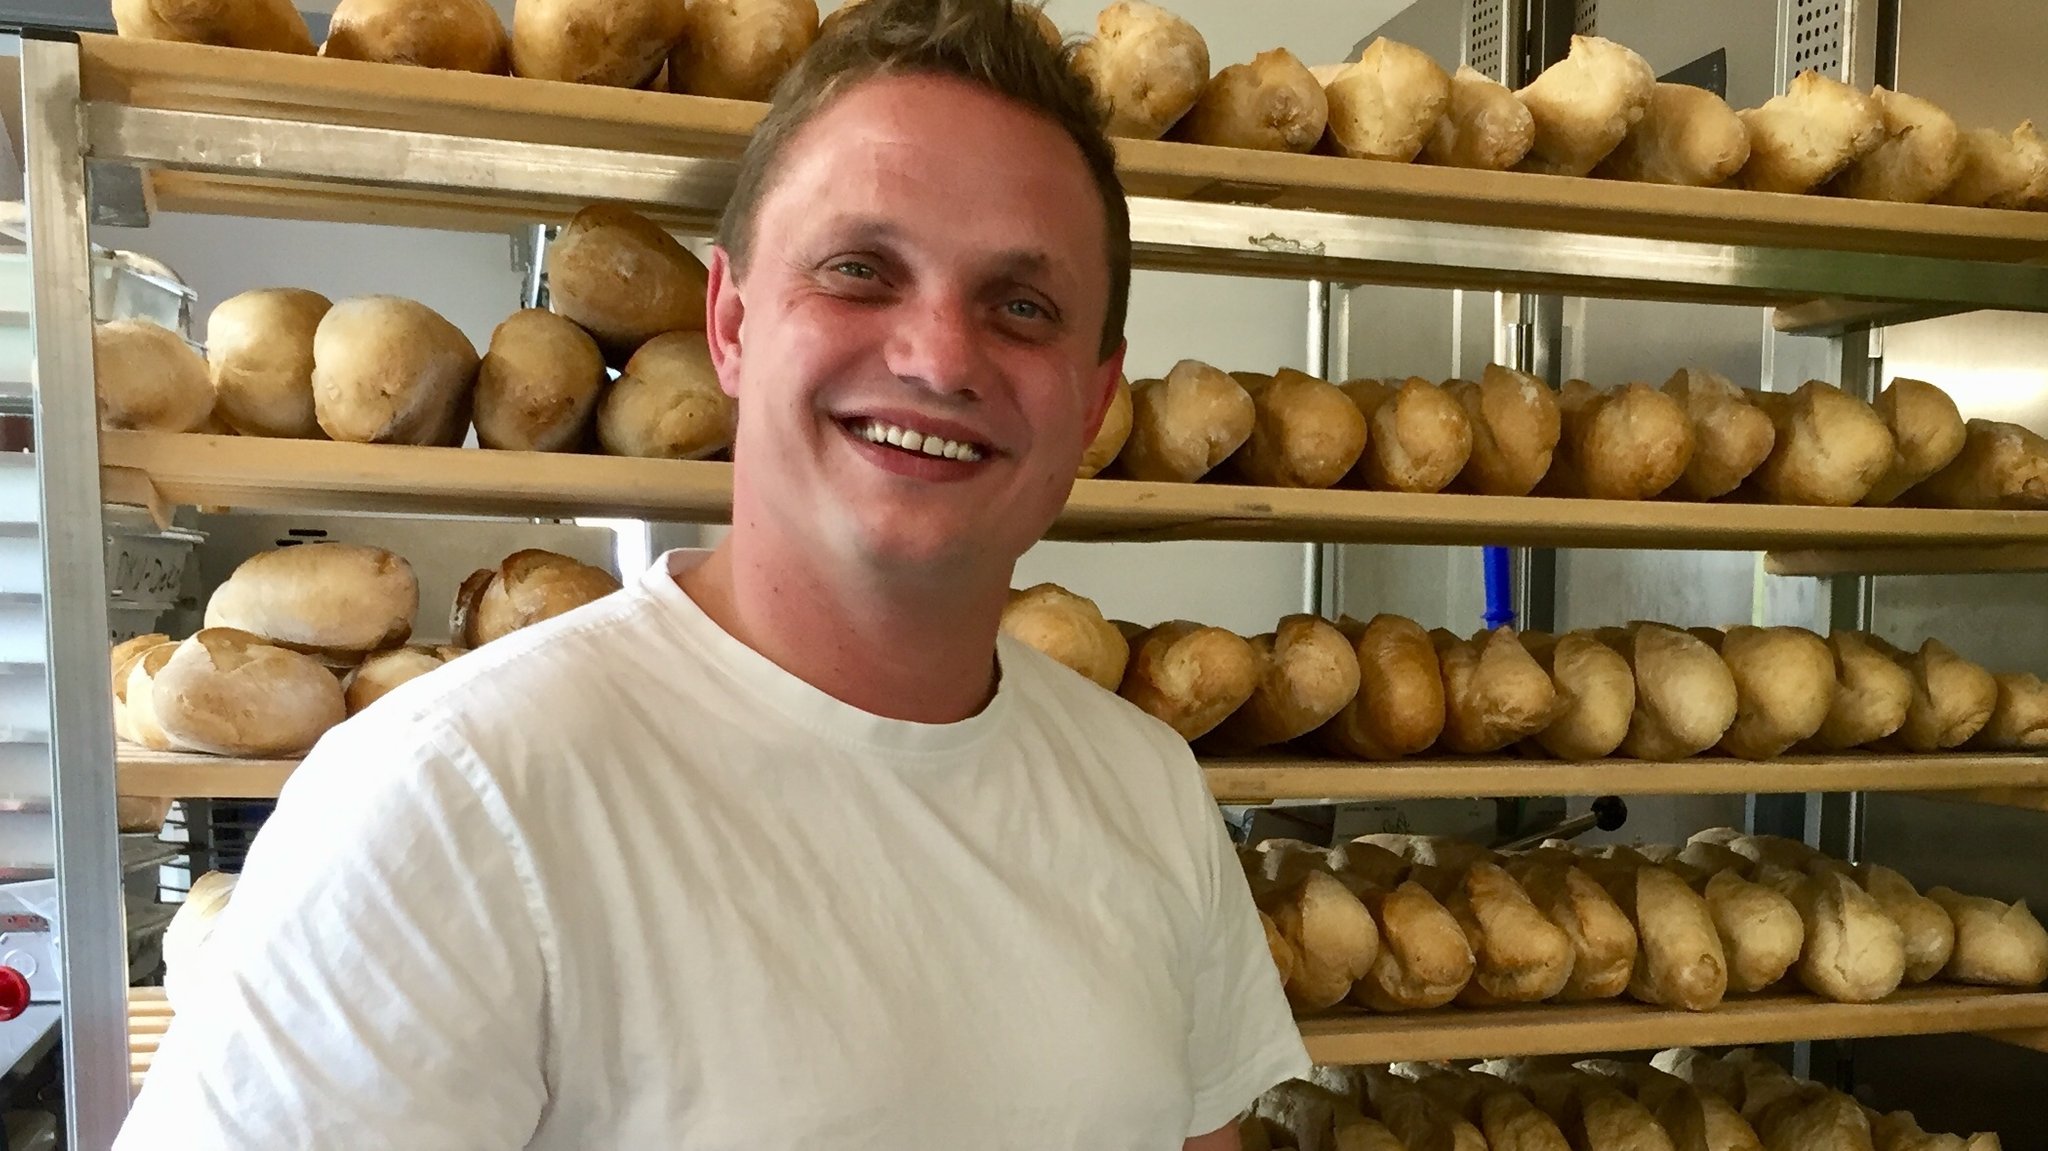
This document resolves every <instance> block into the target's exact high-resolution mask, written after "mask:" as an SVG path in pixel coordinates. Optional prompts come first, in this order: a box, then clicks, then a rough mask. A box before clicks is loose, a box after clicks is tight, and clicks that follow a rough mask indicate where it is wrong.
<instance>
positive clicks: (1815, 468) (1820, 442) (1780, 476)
mask: <svg viewBox="0 0 2048 1151" xmlns="http://www.w3.org/2000/svg"><path fill="white" fill-rule="evenodd" d="M1756 403H1757V405H1758V406H1759V407H1761V408H1763V409H1764V412H1765V414H1767V415H1769V416H1770V417H1771V423H1772V425H1773V426H1774V427H1776V429H1777V440H1776V442H1775V443H1774V444H1773V445H1772V446H1771V454H1770V457H1769V458H1767V459H1766V460H1764V462H1763V466H1762V467H1759V468H1758V469H1757V470H1756V472H1755V474H1754V475H1752V476H1751V477H1750V479H1751V481H1752V482H1753V483H1754V484H1755V485H1756V489H1757V491H1758V492H1759V493H1761V494H1762V496H1763V498H1764V499H1765V501H1766V502H1769V503H1774V504H1804V505H1809V506H1816V507H1833V508H1846V507H1849V506H1851V505H1853V504H1855V503H1856V502H1857V501H1859V500H1861V499H1862V498H1863V497H1864V496H1867V495H1869V494H1870V490H1871V489H1872V488H1874V487H1876V486H1877V481H1879V480H1881V479H1883V478H1884V475H1885V473H1886V472H1887V471H1889V470H1890V469H1891V463H1892V451H1893V444H1892V433H1891V431H1890V429H1888V428H1886V427H1885V426H1884V420H1883V419H1882V418H1880V417H1879V416H1878V414H1877V412H1876V411H1875V410H1874V409H1872V408H1871V406H1870V405H1869V404H1866V403H1864V402H1863V401H1862V400H1859V399H1857V398H1856V397H1855V396H1852V395H1850V394H1848V393H1847V392H1844V391H1842V390H1841V389H1840V388H1837V387H1835V386H1834V385H1832V384H1827V383H1823V382H1822V381H1820V380H1808V381H1807V382H1806V383H1805V384H1803V385H1801V386H1800V388H1799V390H1798V391H1797V392H1794V393H1793V394H1791V395H1789V396H1787V395H1778V394H1772V393H1769V392H1760V393H1758V394H1757V396H1756Z"/></svg>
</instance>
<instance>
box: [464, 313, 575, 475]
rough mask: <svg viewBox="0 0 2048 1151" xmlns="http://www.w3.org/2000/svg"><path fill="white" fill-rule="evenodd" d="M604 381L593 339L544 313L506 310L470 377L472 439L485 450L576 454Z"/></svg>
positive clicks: (558, 318) (563, 321) (572, 326)
mask: <svg viewBox="0 0 2048 1151" xmlns="http://www.w3.org/2000/svg"><path fill="white" fill-rule="evenodd" d="M606 379H607V377H606V375H605V370H604V355H603V353H601V352H599V351H598V350H597V341H595V340H593V339H591V338H590V334H589V333H587V332H585V331H584V330H583V329H582V328H579V327H577V326H576V325H575V324H572V323H570V322H569V321H567V320H565V319H563V318H562V317H560V316H558V315H556V314H555V313H553V312H550V311H548V310H547V309H545V308H525V309H522V310H520V311H517V312H514V313H512V314H511V315H510V316H509V317H507V318H506V319H505V322H504V323H501V324H499V325H498V326H497V328H496V329H495V330H493V331H492V332H491V346H490V350H489V351H486V352H485V353H484V357H483V360H482V361H481V362H480V363H479V364H478V365H477V372H476V415H475V418H476V439H477V442H478V443H479V444H482V445H483V446H484V447H487V448H504V449H508V450H511V451H522V452H567V451H575V450H576V449H577V448H578V447H580V446H581V445H582V443H583V440H584V436H585V434H586V433H587V432H588V431H589V430H590V418H591V413H592V412H593V411H595V410H596V408H597V397H598V393H599V392H600V391H601V390H602V389H603V388H604V385H605V381H606Z"/></svg>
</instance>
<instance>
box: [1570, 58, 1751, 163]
mask: <svg viewBox="0 0 2048 1151" xmlns="http://www.w3.org/2000/svg"><path fill="white" fill-rule="evenodd" d="M1748 161H1749V129H1748V128H1745V127H1743V124H1742V117H1740V116H1737V115H1736V114H1735V109H1733V108H1730V107H1729V106H1728V102H1727V101H1726V100H1723V99H1721V98H1720V97H1719V96H1716V95H1714V94H1713V93H1712V92H1709V91H1707V90H1706V89H1705V88H1695V87H1693V86H1692V85H1690V84H1661V83H1660V84H1657V85H1656V86H1654V87H1653V88H1652V89H1651V90H1650V102H1649V104H1648V105H1646V106H1645V108H1644V110H1643V118H1642V119H1640V120H1638V121H1636V122H1635V124H1634V125H1632V126H1631V127H1630V128H1629V130H1628V135H1626V136H1624V137H1622V140H1621V144H1620V146H1619V147H1617V148H1615V149H1614V151H1613V152H1610V153H1609V154H1608V156H1607V159H1605V160H1602V161H1601V162H1600V165H1599V167H1596V168H1594V169H1593V174H1594V175H1595V176H1601V177H1604V178H1606V179H1610V180H1634V181H1636V182H1637V183H1643V184H1676V185H1680V186H1682V187H1687V188H1712V187H1715V186H1717V185H1719V184H1722V183H1725V182H1726V181H1727V180H1728V178H1729V177H1730V176H1733V175H1734V174H1735V173H1737V172H1739V171H1741V170H1742V165H1743V164H1745V163H1747V162H1748Z"/></svg>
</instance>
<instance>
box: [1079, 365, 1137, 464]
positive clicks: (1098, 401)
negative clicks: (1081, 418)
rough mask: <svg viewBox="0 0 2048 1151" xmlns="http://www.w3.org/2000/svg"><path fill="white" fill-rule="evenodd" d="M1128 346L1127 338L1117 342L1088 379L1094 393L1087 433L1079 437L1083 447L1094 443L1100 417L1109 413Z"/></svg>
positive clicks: (1099, 427)
mask: <svg viewBox="0 0 2048 1151" xmlns="http://www.w3.org/2000/svg"><path fill="white" fill-rule="evenodd" d="M1130 348H1131V345H1130V341H1128V340H1126V341H1124V342H1123V343H1121V344H1118V345H1117V346H1116V351H1114V352H1111V353H1110V355H1109V358H1108V359H1106V360H1104V361H1102V363H1100V364H1098V365H1096V368H1095V374H1094V375H1093V376H1092V377H1090V379H1089V383H1090V384H1092V385H1094V388H1095V395H1094V403H1093V404H1092V405H1091V406H1090V407H1089V409H1088V423H1087V425H1086V428H1085V431H1086V432H1087V433H1088V434H1087V435H1085V436H1083V437H1082V439H1081V446H1082V447H1083V448H1086V447H1087V446H1088V445H1089V444H1092V443H1094V442H1095V433H1097V432H1099V431H1101V430H1102V419H1103V417H1104V416H1107V415H1108V414H1109V402H1110V401H1111V400H1113V399H1115V398H1116V382H1117V380H1118V379H1119V378H1121V377H1122V376H1123V374H1124V353H1125V352H1127V351H1129V350H1130Z"/></svg>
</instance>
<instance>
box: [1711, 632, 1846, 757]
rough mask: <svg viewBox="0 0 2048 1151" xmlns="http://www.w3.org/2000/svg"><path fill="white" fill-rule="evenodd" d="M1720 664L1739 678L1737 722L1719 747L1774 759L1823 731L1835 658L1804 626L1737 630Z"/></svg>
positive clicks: (1724, 643)
mask: <svg viewBox="0 0 2048 1151" xmlns="http://www.w3.org/2000/svg"><path fill="white" fill-rule="evenodd" d="M1721 659H1722V662H1724V663H1726V664H1727V665H1728V672H1729V674H1730V675H1731V676H1733V677H1734V679H1735V700H1736V710H1735V722H1734V723H1732V724H1730V725H1729V727H1728V730H1727V732H1726V733H1725V734H1723V735H1722V736H1721V743H1720V748H1721V750H1722V751H1723V752H1725V753H1727V754H1729V755H1732V756H1734V757H1736V758H1737V759H1773V758H1775V757H1777V756H1779V755H1782V754H1784V753H1785V751H1786V750H1787V749H1789V748H1790V747H1791V746H1792V745H1793V744H1795V743H1798V742H1800V741H1801V740H1803V739H1806V738H1807V737H1809V736H1811V735H1812V734H1813V733H1814V732H1816V731H1819V730H1820V726H1821V724H1822V723H1823V722H1825V721H1826V719H1827V717H1828V711H1829V709H1830V708H1831V707H1832V706H1833V705H1834V701H1835V656H1834V652H1832V651H1830V650H1829V648H1828V645H1827V644H1826V643H1825V642H1824V641H1823V640H1822V639H1821V638H1820V637H1819V636H1817V635H1815V634H1813V633H1812V632H1810V631H1807V630H1806V629H1805V628H1802V627H1747V626H1744V627H1733V628H1729V629H1728V635H1727V638H1725V639H1724V640H1722V642H1721Z"/></svg>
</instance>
